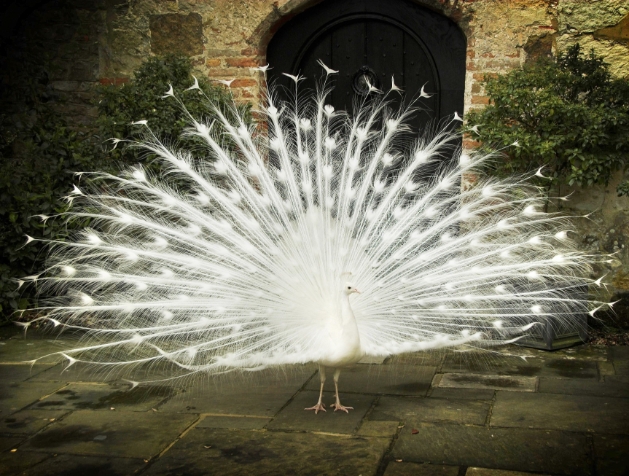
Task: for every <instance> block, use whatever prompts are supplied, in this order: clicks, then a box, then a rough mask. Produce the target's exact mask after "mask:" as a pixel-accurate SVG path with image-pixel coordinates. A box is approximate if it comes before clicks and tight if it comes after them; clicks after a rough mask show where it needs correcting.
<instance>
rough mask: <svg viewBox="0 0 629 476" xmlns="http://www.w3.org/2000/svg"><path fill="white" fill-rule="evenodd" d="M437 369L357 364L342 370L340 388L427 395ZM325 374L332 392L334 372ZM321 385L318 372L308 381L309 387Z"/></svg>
mask: <svg viewBox="0 0 629 476" xmlns="http://www.w3.org/2000/svg"><path fill="white" fill-rule="evenodd" d="M435 371H436V367H434V366H427V367H420V366H412V365H356V366H354V367H350V368H347V369H343V371H342V372H341V376H340V379H339V389H340V391H341V392H342V393H348V392H354V393H373V394H385V395H426V392H427V391H428V389H429V388H430V382H431V381H432V378H433V375H434V374H435ZM326 377H327V379H326V382H325V388H326V389H328V390H332V391H333V390H334V382H333V372H330V371H328V372H326ZM320 385H321V382H320V380H319V375H318V374H317V375H316V376H315V377H314V378H313V379H311V380H310V381H309V382H308V385H307V386H306V389H308V390H317V391H318V390H319V387H320ZM341 401H342V400H341Z"/></svg>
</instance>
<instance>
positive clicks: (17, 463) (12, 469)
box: [0, 451, 52, 476]
mask: <svg viewBox="0 0 629 476" xmlns="http://www.w3.org/2000/svg"><path fill="white" fill-rule="evenodd" d="M49 458H52V455H48V454H44V453H26V452H22V451H16V452H15V453H0V476H15V475H17V474H19V475H22V474H30V473H26V472H25V471H26V470H27V469H28V468H31V467H33V466H35V465H36V464H38V463H41V462H42V461H45V460H47V459H49Z"/></svg>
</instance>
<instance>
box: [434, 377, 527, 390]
mask: <svg viewBox="0 0 629 476" xmlns="http://www.w3.org/2000/svg"><path fill="white" fill-rule="evenodd" d="M440 377H441V378H439V379H438V380H436V381H435V382H434V384H433V385H434V386H436V387H442V388H444V387H445V388H478V389H492V390H508V391H510V392H534V391H535V389H536V388H537V377H521V376H517V375H485V374H473V373H456V374H455V373H447V374H443V375H441V376H440Z"/></svg>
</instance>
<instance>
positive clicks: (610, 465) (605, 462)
mask: <svg viewBox="0 0 629 476" xmlns="http://www.w3.org/2000/svg"><path fill="white" fill-rule="evenodd" d="M594 453H595V454H596V471H597V474H599V475H605V476H627V475H628V474H629V437H627V436H618V435H594Z"/></svg>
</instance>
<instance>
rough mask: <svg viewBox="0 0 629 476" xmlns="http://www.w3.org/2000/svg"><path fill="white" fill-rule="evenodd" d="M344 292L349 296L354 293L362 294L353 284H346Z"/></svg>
mask: <svg viewBox="0 0 629 476" xmlns="http://www.w3.org/2000/svg"><path fill="white" fill-rule="evenodd" d="M344 291H345V294H347V295H348V296H349V295H350V294H354V293H358V294H360V291H359V290H358V289H356V288H355V287H354V286H353V285H352V284H351V283H345V287H344Z"/></svg>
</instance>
